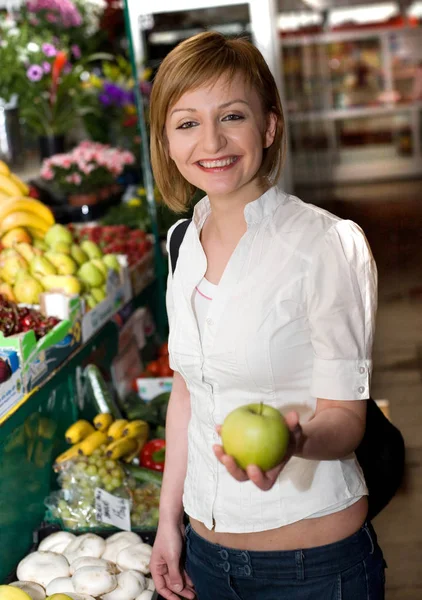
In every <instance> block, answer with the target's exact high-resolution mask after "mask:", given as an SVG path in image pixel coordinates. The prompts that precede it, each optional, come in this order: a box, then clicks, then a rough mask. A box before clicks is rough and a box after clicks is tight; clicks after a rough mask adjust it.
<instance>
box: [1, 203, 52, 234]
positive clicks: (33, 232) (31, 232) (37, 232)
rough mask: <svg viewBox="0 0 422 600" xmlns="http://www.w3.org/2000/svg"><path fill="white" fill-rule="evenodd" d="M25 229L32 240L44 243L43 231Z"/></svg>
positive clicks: (31, 228) (34, 228)
mask: <svg viewBox="0 0 422 600" xmlns="http://www.w3.org/2000/svg"><path fill="white" fill-rule="evenodd" d="M0 206H1V205H0ZM26 229H27V230H28V232H29V234H30V236H31V237H32V239H33V240H42V241H44V236H45V231H44V230H43V229H37V228H36V227H27V228H26Z"/></svg>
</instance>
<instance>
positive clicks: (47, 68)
mask: <svg viewBox="0 0 422 600" xmlns="http://www.w3.org/2000/svg"><path fill="white" fill-rule="evenodd" d="M41 66H42V70H43V71H44V73H50V71H51V65H50V63H49V62H47V61H46V60H45V61H44V62H43V64H42V65H41Z"/></svg>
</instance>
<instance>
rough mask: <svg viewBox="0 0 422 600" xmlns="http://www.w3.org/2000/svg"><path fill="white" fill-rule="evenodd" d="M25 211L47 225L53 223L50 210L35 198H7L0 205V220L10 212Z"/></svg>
mask: <svg viewBox="0 0 422 600" xmlns="http://www.w3.org/2000/svg"><path fill="white" fill-rule="evenodd" d="M17 212H27V213H30V214H34V215H36V216H37V217H41V219H43V220H44V221H45V222H46V223H47V224H48V225H54V223H55V220H54V216H53V213H52V212H51V210H50V209H49V208H48V207H47V206H46V205H45V204H43V203H42V202H40V201H39V200H35V198H26V197H20V198H9V201H8V202H3V204H1V205H0V222H1V221H3V219H5V218H6V217H7V215H10V214H11V213H17Z"/></svg>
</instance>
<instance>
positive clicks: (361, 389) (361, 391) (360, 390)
mask: <svg viewBox="0 0 422 600" xmlns="http://www.w3.org/2000/svg"><path fill="white" fill-rule="evenodd" d="M364 391H365V388H364V387H363V386H362V385H361V386H360V388H358V392H359V394H363V392H364Z"/></svg>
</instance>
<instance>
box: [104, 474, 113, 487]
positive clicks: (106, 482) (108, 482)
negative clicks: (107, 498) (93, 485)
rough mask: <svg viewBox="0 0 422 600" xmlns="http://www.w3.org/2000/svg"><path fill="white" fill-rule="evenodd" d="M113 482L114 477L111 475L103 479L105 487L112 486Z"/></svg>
mask: <svg viewBox="0 0 422 600" xmlns="http://www.w3.org/2000/svg"><path fill="white" fill-rule="evenodd" d="M112 481H113V477H112V476H111V475H106V476H105V477H103V483H104V485H110V484H111V482H112Z"/></svg>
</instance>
